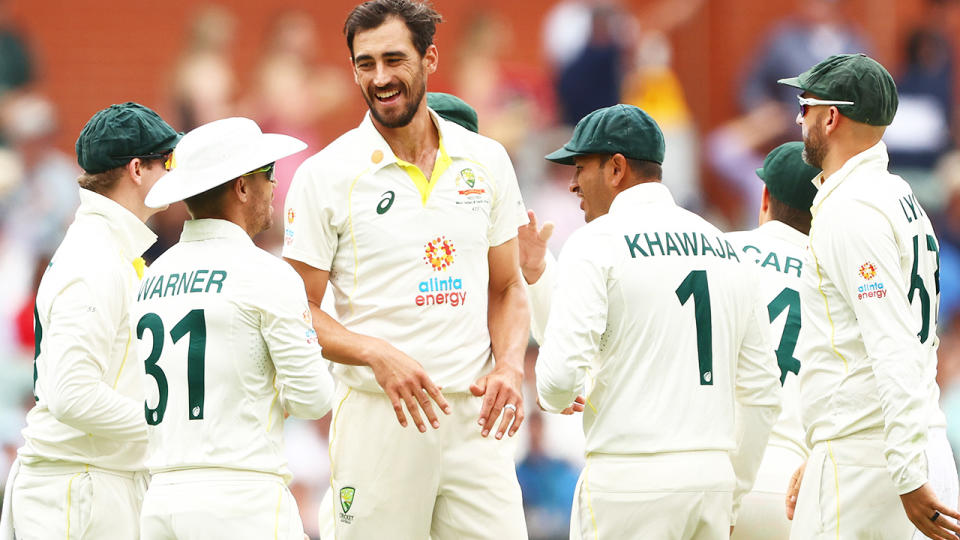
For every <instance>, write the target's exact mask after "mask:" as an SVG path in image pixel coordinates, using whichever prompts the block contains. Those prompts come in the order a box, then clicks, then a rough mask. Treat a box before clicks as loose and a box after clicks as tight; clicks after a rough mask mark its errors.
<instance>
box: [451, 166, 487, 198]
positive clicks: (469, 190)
mask: <svg viewBox="0 0 960 540" xmlns="http://www.w3.org/2000/svg"><path fill="white" fill-rule="evenodd" d="M483 180H484V179H483V177H482V176H479V175H478V174H477V173H475V172H473V169H471V168H469V167H468V168H466V169H463V170H461V171H460V174H458V175H457V193H459V194H460V195H464V196H470V195H480V194H482V193H486V192H487V190H485V189H484V188H483V186H482V184H483Z"/></svg>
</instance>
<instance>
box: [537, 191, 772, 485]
mask: <svg viewBox="0 0 960 540" xmlns="http://www.w3.org/2000/svg"><path fill="white" fill-rule="evenodd" d="M754 271H755V269H754V268H753V265H752V264H751V265H750V266H749V267H748V266H747V265H746V264H741V263H740V261H739V259H738V255H737V253H736V250H735V248H734V247H733V246H732V245H731V244H730V242H728V241H726V240H724V238H723V234H722V233H721V232H720V231H719V230H717V229H716V227H714V226H713V225H710V224H709V223H707V222H706V221H705V220H704V219H702V218H701V217H699V216H697V215H696V214H693V213H691V212H688V211H687V210H684V209H683V208H680V207H679V206H677V205H676V203H675V202H674V200H673V197H672V196H671V195H670V192H669V191H668V190H667V188H666V187H665V186H663V185H662V184H660V183H646V184H640V185H637V186H634V187H631V188H629V189H627V190H625V191H623V192H621V193H620V194H619V195H617V197H616V198H615V199H614V201H613V204H612V205H611V207H610V212H609V213H608V214H607V215H604V216H601V217H598V218H597V219H595V220H593V221H592V222H590V223H588V224H587V225H586V226H584V227H582V228H581V229H579V230H577V231H576V232H574V233H573V235H572V236H570V238H569V239H568V240H567V242H566V244H564V248H563V252H562V253H561V255H560V259H559V262H558V264H557V268H556V278H557V282H556V286H555V288H554V290H553V294H552V300H551V301H552V306H551V309H550V314H549V317H548V319H547V327H546V335H545V339H544V343H543V346H542V347H541V348H540V356H539V358H538V360H537V368H536V370H537V392H538V395H539V397H540V402H541V404H542V405H543V407H544V408H546V409H547V410H549V411H553V412H556V411H559V410H561V409H563V408H565V407H567V406H569V405H570V404H571V403H572V402H573V400H574V398H575V397H576V396H577V395H578V394H580V393H581V392H583V390H584V388H585V385H586V383H587V379H590V382H591V384H590V390H589V393H588V394H586V398H587V400H588V403H587V407H586V410H585V411H584V413H583V429H584V432H585V434H586V451H587V454H593V453H603V454H648V453H658V452H683V451H688V450H727V451H731V461H732V462H733V464H734V469H735V470H736V471H737V475H738V486H739V487H738V493H739V494H741V495H742V493H743V492H745V491H748V490H749V488H750V485H751V484H752V482H753V476H754V475H755V473H756V469H757V467H758V466H759V464H760V459H759V458H760V456H761V455H762V454H763V448H764V447H765V446H766V442H767V438H768V436H769V433H770V426H772V425H773V422H774V421H775V419H776V417H777V414H778V413H779V412H780V381H779V371H778V370H777V363H776V359H775V358H774V356H773V347H772V346H771V345H770V341H769V337H768V335H767V334H768V330H767V327H768V326H769V324H768V322H767V319H766V316H765V315H766V314H765V313H761V304H760V301H759V299H758V298H757V290H756V287H755V286H754V284H753V283H752V279H750V273H751V272H754ZM738 404H739V407H737V405H738ZM735 410H737V413H736V414H745V416H744V417H743V420H742V423H743V425H744V430H743V434H740V435H738V434H736V433H735V431H734V417H735ZM738 437H743V439H742V441H741V440H738ZM741 479H742V484H743V485H742V486H741V485H740V484H741V482H740V481H739V480H741ZM738 498H739V496H738V495H735V500H738Z"/></svg>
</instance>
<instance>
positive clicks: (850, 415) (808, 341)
mask: <svg viewBox="0 0 960 540" xmlns="http://www.w3.org/2000/svg"><path fill="white" fill-rule="evenodd" d="M887 162H888V157H887V149H886V146H885V145H884V144H883V142H879V143H877V144H876V145H875V146H873V147H871V148H869V149H867V150H865V151H863V152H861V153H860V154H857V155H856V156H854V157H852V158H850V159H849V160H847V162H846V163H844V165H843V167H841V168H840V170H838V171H837V172H835V173H834V174H832V175H830V177H829V178H826V179H824V178H822V175H820V176H817V177H816V178H814V183H815V184H816V185H817V186H818V187H819V192H818V193H817V196H816V198H815V199H814V200H813V209H812V210H813V227H812V228H811V230H810V252H809V256H808V259H807V262H806V263H805V264H804V267H805V271H804V274H803V286H802V288H801V291H800V301H801V303H802V309H803V326H802V328H801V331H800V341H799V343H800V347H798V350H797V356H798V357H799V358H802V359H803V370H802V371H801V372H800V404H801V411H802V412H801V414H802V417H803V424H804V426H805V428H806V430H807V432H806V435H807V442H808V444H809V445H810V446H811V447H812V446H813V445H814V444H817V443H821V442H824V441H829V440H831V439H837V438H842V437H854V438H866V437H876V438H881V437H882V438H883V439H884V441H885V443H886V450H885V455H886V458H887V468H888V469H889V472H890V475H891V478H892V479H893V483H894V485H895V486H896V487H897V490H898V492H899V493H901V494H902V493H907V492H909V491H912V490H914V489H916V488H918V487H920V486H921V485H923V483H924V482H925V481H926V478H927V463H926V457H925V455H924V449H925V448H926V445H927V429H928V428H929V427H931V426H944V425H945V421H944V416H943V413H942V412H941V411H940V408H939V405H938V400H939V395H940V391H939V389H938V388H937V384H936V381H935V377H936V374H937V345H938V340H937V308H938V306H939V303H940V284H939V273H940V269H939V266H940V265H939V244H938V243H937V239H936V236H934V234H933V227H932V226H931V225H930V220H929V219H928V218H927V215H926V213H925V212H924V211H923V209H922V208H921V207H920V204H919V203H918V202H917V199H916V197H915V196H914V195H913V191H912V190H911V189H910V186H909V185H908V184H907V183H906V182H904V181H903V179H902V178H900V177H899V176H895V175H892V174H890V173H889V172H887ZM821 182H822V184H821Z"/></svg>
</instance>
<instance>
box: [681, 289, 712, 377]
mask: <svg viewBox="0 0 960 540" xmlns="http://www.w3.org/2000/svg"><path fill="white" fill-rule="evenodd" d="M691 296H693V312H694V314H695V315H696V321H697V359H698V361H699V364H700V384H701V385H702V386H712V385H713V325H712V322H711V319H710V288H709V287H708V286H707V271H706V270H692V271H691V272H690V273H689V274H687V277H686V278H684V280H683V281H682V282H681V283H680V286H679V287H677V300H679V301H680V305H681V306H682V305H685V304H686V303H687V300H689V299H690V297H691Z"/></svg>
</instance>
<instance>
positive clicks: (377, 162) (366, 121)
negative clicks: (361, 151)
mask: <svg viewBox="0 0 960 540" xmlns="http://www.w3.org/2000/svg"><path fill="white" fill-rule="evenodd" d="M427 111H428V112H429V113H430V118H431V119H432V120H433V125H434V126H436V128H437V134H438V136H439V137H440V149H439V150H442V151H444V152H446V154H447V155H448V156H449V157H451V158H454V157H469V156H470V153H469V151H468V149H469V142H468V141H464V138H463V137H462V135H463V134H462V133H457V130H455V129H447V124H450V122H448V121H447V120H444V119H443V118H441V117H440V116H439V115H438V114H437V113H436V112H434V111H433V110H432V109H429V108H428V109H427ZM359 129H360V130H361V132H363V135H364V138H365V139H366V140H368V141H370V143H371V144H370V146H369V148H368V150H367V151H368V152H370V156H369V159H370V172H371V173H373V172H376V171H378V170H380V169H382V168H384V167H386V166H387V165H392V164H394V163H397V156H396V155H395V154H394V153H393V150H392V149H391V148H390V145H389V144H387V141H386V139H384V138H383V135H381V134H380V132H379V131H377V127H376V126H374V125H373V119H372V118H371V116H370V111H367V113H366V114H365V115H364V116H363V121H362V122H360V126H359Z"/></svg>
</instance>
